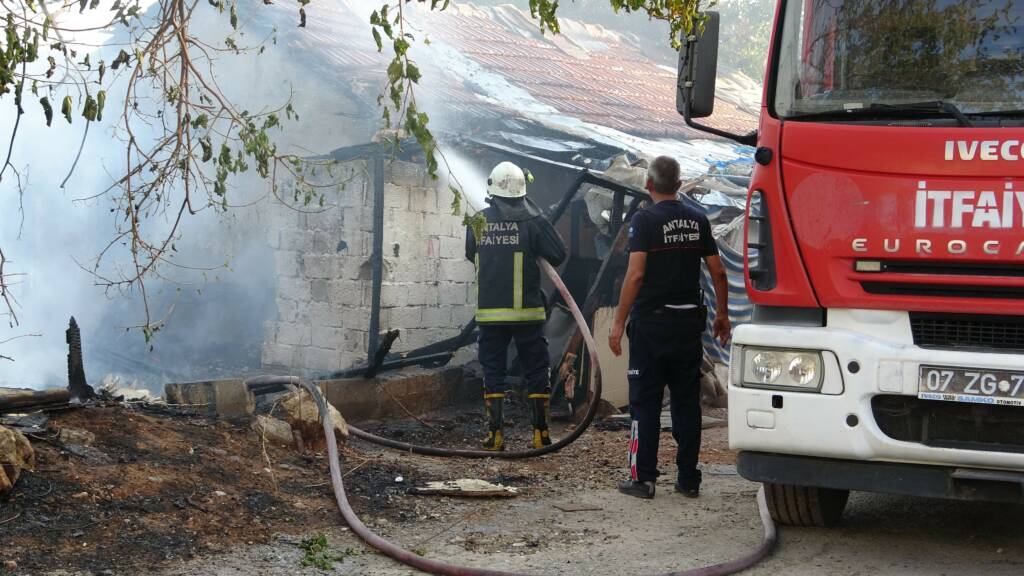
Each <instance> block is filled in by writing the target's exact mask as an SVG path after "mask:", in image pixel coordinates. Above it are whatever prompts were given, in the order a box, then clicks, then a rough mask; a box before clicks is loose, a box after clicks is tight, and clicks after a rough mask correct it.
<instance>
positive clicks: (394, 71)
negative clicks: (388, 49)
mask: <svg viewBox="0 0 1024 576" xmlns="http://www.w3.org/2000/svg"><path fill="white" fill-rule="evenodd" d="M402 71H403V69H402V61H401V60H400V59H399V58H397V57H396V58H395V59H394V60H392V61H391V64H388V81H389V82H390V83H391V84H396V83H397V82H398V81H399V80H401V79H402Z"/></svg>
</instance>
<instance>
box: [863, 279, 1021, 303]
mask: <svg viewBox="0 0 1024 576" xmlns="http://www.w3.org/2000/svg"><path fill="white" fill-rule="evenodd" d="M860 286H861V288H863V289H864V291H865V292H867V293H868V294H878V295H883V296H925V297H928V296H932V297H945V298H986V299H1004V300H1019V299H1021V298H1024V287H1020V286H969V285H962V284H918V283H916V282H875V281H872V282H868V281H863V282H861V283H860Z"/></svg>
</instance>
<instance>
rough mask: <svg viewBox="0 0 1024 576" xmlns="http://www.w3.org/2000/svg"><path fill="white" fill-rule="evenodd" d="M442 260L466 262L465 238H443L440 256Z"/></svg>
mask: <svg viewBox="0 0 1024 576" xmlns="http://www.w3.org/2000/svg"><path fill="white" fill-rule="evenodd" d="M438 256H439V257H441V258H451V259H454V260H465V259H466V240H465V238H453V237H451V236H442V237H441V251H440V253H439V254H438Z"/></svg>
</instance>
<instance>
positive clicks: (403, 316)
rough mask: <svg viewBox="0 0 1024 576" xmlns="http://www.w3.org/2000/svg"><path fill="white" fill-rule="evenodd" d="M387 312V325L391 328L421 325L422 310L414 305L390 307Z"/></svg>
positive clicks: (408, 327) (407, 327) (409, 327)
mask: <svg viewBox="0 0 1024 576" xmlns="http://www.w3.org/2000/svg"><path fill="white" fill-rule="evenodd" d="M389 312H390V314H389V319H388V322H389V326H390V327H391V329H395V328H403V329H406V330H408V329H411V328H420V327H422V325H423V312H422V310H421V309H420V308H417V307H414V306H404V307H401V308H392V309H391V310H390V311H389Z"/></svg>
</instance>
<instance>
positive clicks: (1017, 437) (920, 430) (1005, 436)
mask: <svg viewBox="0 0 1024 576" xmlns="http://www.w3.org/2000/svg"><path fill="white" fill-rule="evenodd" d="M871 409H872V412H873V414H874V417H875V422H876V423H877V424H878V427H879V428H880V429H881V430H882V432H883V433H884V434H885V435H886V436H888V437H890V438H892V439H893V440H900V441H903V442H914V443H917V444H924V445H926V446H935V447H938V448H957V449H961V450H982V451H989V452H1015V453H1024V409H1022V408H1020V407H1017V406H995V405H987V404H966V403H958V402H936V401H931V400H921V399H919V398H914V397H913V396H894V395H881V396H875V397H874V398H872V399H871Z"/></svg>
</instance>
